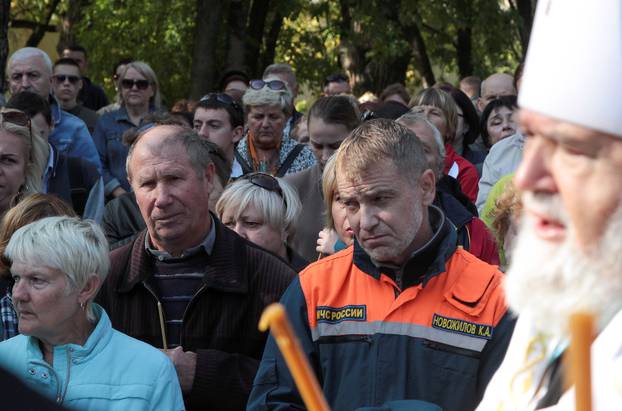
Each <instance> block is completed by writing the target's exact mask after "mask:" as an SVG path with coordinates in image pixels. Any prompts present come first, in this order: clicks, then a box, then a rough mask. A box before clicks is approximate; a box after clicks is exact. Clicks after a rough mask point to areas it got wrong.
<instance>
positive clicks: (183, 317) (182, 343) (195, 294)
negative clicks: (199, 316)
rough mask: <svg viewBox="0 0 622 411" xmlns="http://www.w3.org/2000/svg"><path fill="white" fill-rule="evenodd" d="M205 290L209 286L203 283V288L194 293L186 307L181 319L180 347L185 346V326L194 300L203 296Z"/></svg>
mask: <svg viewBox="0 0 622 411" xmlns="http://www.w3.org/2000/svg"><path fill="white" fill-rule="evenodd" d="M205 288H207V286H206V285H205V283H203V285H201V288H199V289H198V290H197V292H196V293H194V295H193V296H192V298H191V299H190V301H188V304H187V305H186V309H185V310H184V315H182V317H181V330H180V331H179V346H180V347H182V348H183V346H184V325H185V324H186V314H187V313H188V309H189V308H190V306H191V305H192V303H193V302H194V299H195V298H197V297H198V295H199V294H201V293H202V292H203V290H205Z"/></svg>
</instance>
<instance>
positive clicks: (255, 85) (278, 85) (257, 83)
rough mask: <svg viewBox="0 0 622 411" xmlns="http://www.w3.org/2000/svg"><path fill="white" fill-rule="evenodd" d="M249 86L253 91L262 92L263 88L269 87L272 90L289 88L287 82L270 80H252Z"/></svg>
mask: <svg viewBox="0 0 622 411" xmlns="http://www.w3.org/2000/svg"><path fill="white" fill-rule="evenodd" d="M248 85H249V86H250V88H252V89H253V90H261V89H262V88H264V87H266V86H268V88H269V89H270V90H285V89H286V88H287V87H286V86H285V82H283V81H281V80H270V81H264V80H261V79H256V80H251V81H250V82H249V83H248Z"/></svg>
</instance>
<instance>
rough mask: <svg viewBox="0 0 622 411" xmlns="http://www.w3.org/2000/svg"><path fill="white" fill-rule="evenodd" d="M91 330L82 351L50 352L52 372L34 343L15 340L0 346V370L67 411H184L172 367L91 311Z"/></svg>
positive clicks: (154, 351)
mask: <svg viewBox="0 0 622 411" xmlns="http://www.w3.org/2000/svg"><path fill="white" fill-rule="evenodd" d="M94 308H95V313H96V315H97V316H98V317H99V321H98V323H97V326H96V327H95V329H94V330H93V332H92V333H91V335H90V336H89V338H88V340H87V341H86V344H85V345H84V346H80V345H76V344H66V345H61V346H56V347H54V361H53V362H54V366H50V365H49V364H48V363H47V362H45V361H44V360H43V354H42V352H41V349H40V348H39V340H38V339H37V338H35V337H28V336H25V335H18V336H16V337H13V338H11V339H9V340H6V341H3V342H2V343H0V365H1V366H2V367H4V368H6V369H7V370H9V371H11V372H13V373H14V374H15V375H16V376H18V377H20V378H22V380H23V381H24V382H25V383H26V384H27V385H29V386H31V387H32V388H34V389H36V390H38V391H40V392H41V393H42V394H43V395H45V396H47V397H49V398H52V399H55V400H56V402H57V403H59V404H62V405H63V406H65V407H67V408H69V409H73V410H81V411H82V410H89V411H99V410H102V411H103V410H106V411H126V410H132V411H141V410H145V411H147V410H162V411H164V410H166V411H179V410H184V403H183V398H182V395H181V389H180V387H179V381H178V380H177V374H176V372H175V367H174V366H173V363H172V362H171V361H170V360H169V359H168V357H166V355H164V354H163V353H161V352H160V351H159V350H157V349H156V348H153V347H152V346H150V345H148V344H145V343H143V342H141V341H138V340H136V339H134V338H132V337H129V336H127V335H125V334H122V333H120V332H118V331H116V330H114V329H113V328H112V325H111V324H110V319H109V318H108V315H107V314H106V312H105V311H104V310H103V309H102V308H101V307H100V306H98V305H94Z"/></svg>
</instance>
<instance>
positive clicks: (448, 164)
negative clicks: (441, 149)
mask: <svg viewBox="0 0 622 411" xmlns="http://www.w3.org/2000/svg"><path fill="white" fill-rule="evenodd" d="M445 153H446V154H445V169H443V173H445V174H447V175H449V176H451V177H453V178H455V179H456V180H458V183H460V188H461V189H462V192H463V193H464V194H465V195H466V196H467V197H469V200H471V202H472V203H475V200H476V199H477V185H478V183H479V174H477V169H476V168H475V166H474V165H473V164H471V162H470V161H469V160H467V159H465V158H464V157H462V156H459V155H458V153H456V151H455V150H454V148H453V147H452V146H451V145H450V144H445Z"/></svg>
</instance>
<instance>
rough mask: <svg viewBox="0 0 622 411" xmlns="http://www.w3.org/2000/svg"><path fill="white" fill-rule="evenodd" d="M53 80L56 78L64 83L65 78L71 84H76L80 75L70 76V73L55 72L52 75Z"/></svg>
mask: <svg viewBox="0 0 622 411" xmlns="http://www.w3.org/2000/svg"><path fill="white" fill-rule="evenodd" d="M54 80H56V81H57V82H59V83H64V82H65V80H69V82H70V83H71V84H77V83H78V81H80V77H78V76H71V75H65V74H56V75H55V76H54Z"/></svg>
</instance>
